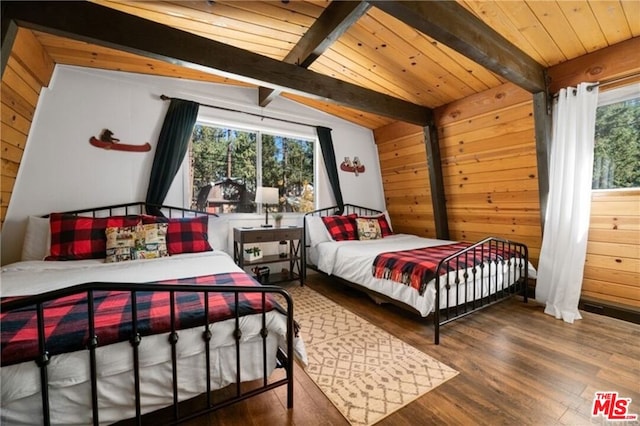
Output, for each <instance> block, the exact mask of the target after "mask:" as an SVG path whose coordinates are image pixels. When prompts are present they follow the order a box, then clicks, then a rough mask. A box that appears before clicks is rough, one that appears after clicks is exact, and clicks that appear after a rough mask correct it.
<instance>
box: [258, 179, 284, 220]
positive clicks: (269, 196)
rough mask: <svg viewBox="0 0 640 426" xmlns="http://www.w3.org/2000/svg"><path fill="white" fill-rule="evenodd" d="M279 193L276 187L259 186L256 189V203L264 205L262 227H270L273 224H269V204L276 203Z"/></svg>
mask: <svg viewBox="0 0 640 426" xmlns="http://www.w3.org/2000/svg"><path fill="white" fill-rule="evenodd" d="M279 198H280V195H279V193H278V188H270V187H265V186H260V187H258V188H257V190H256V203H257V204H262V205H263V206H264V225H261V226H262V227H263V228H271V227H272V226H273V225H269V204H278V201H279Z"/></svg>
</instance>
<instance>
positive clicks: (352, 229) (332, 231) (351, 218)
mask: <svg viewBox="0 0 640 426" xmlns="http://www.w3.org/2000/svg"><path fill="white" fill-rule="evenodd" d="M356 217H357V215H355V214H350V215H346V216H323V217H322V222H323V223H324V226H326V227H327V231H329V235H331V238H333V239H334V240H335V241H344V240H357V239H358V232H357V230H356Z"/></svg>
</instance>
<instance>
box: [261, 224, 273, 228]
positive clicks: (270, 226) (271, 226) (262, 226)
mask: <svg viewBox="0 0 640 426" xmlns="http://www.w3.org/2000/svg"><path fill="white" fill-rule="evenodd" d="M260 227H261V228H273V225H266V224H263V225H260Z"/></svg>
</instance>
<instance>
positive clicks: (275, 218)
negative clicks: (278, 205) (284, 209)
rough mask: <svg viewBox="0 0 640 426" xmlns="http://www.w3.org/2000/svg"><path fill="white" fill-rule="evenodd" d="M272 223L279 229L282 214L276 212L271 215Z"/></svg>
mask: <svg viewBox="0 0 640 426" xmlns="http://www.w3.org/2000/svg"><path fill="white" fill-rule="evenodd" d="M272 216H273V221H274V222H275V223H276V228H280V224H281V223H282V213H280V212H277V213H273V215H272Z"/></svg>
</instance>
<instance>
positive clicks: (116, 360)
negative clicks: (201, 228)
mask: <svg viewBox="0 0 640 426" xmlns="http://www.w3.org/2000/svg"><path fill="white" fill-rule="evenodd" d="M224 272H242V269H240V268H239V267H238V266H237V265H236V264H235V263H234V262H233V260H232V259H231V257H230V256H229V255H227V254H226V253H223V252H220V251H213V252H206V253H198V254H188V255H179V256H171V257H168V258H162V259H151V260H141V261H130V262H121V263H108V264H107V263H103V262H102V261H101V260H86V261H85V260H83V261H73V262H44V261H27V262H19V263H15V264H11V265H7V266H5V267H3V268H2V274H1V276H0V278H1V285H0V294H1V295H2V296H3V297H6V296H21V295H30V294H36V293H40V292H43V291H46V290H53V289H56V288H62V287H66V286H70V285H74V284H80V283H84V282H91V281H107V282H148V281H159V280H163V279H171V278H188V277H193V276H198V275H210V274H217V273H224ZM266 318H267V327H268V329H269V330H270V333H269V335H268V337H267V346H268V349H267V354H268V356H267V372H268V373H271V372H272V370H273V369H274V367H275V364H276V361H275V355H276V349H277V347H278V346H279V347H282V348H286V340H285V336H286V330H287V323H286V317H285V316H284V315H282V314H280V313H279V312H277V311H271V312H268V313H267V315H266ZM234 328H235V326H234V320H228V321H223V322H217V323H214V324H212V325H211V331H212V333H213V338H212V340H211V350H210V352H211V363H212V365H211V375H212V378H213V380H212V384H211V385H212V389H218V388H222V387H224V386H226V385H228V384H230V383H234V382H235V381H236V377H235V370H236V368H235V359H236V349H235V339H234V338H233V330H234ZM240 328H241V330H242V339H241V349H240V358H241V361H242V362H241V372H240V374H241V380H242V381H247V380H255V379H258V378H262V377H263V368H264V366H263V362H262V338H261V336H260V330H261V328H262V315H261V314H258V315H250V316H245V317H242V318H241V319H240ZM202 331H203V328H202V327H198V328H194V329H189V330H180V331H179V340H178V343H177V345H176V348H177V351H178V357H179V361H178V377H179V389H180V390H179V399H180V400H184V399H187V398H192V397H194V396H197V395H199V394H201V393H202V392H204V391H205V390H206V383H205V382H206V376H205V373H204V372H205V356H204V344H203V341H202V337H201V336H202ZM295 350H296V353H297V354H298V355H299V357H300V358H301V360H302V362H303V363H306V354H305V351H304V344H303V342H302V341H301V340H299V339H296V348H295ZM139 351H140V365H141V366H142V367H141V395H142V404H141V405H142V411H143V413H147V412H151V411H155V410H158V409H160V408H162V407H165V406H167V405H170V404H171V403H172V401H173V399H172V390H171V383H172V370H171V346H170V345H169V344H168V343H167V333H165V334H162V335H156V336H148V337H144V338H143V339H142V342H141V345H140V348H139ZM96 352H97V365H98V371H99V379H98V391H99V395H98V399H99V406H100V407H101V409H100V413H99V415H100V422H101V424H109V423H113V422H115V421H118V420H122V419H126V418H131V417H134V416H135V407H134V398H133V374H132V373H131V369H132V366H133V355H132V350H131V346H130V344H129V343H128V342H122V343H117V344H113V345H109V346H105V347H99V348H98V349H97V351H96ZM48 374H49V395H50V406H51V418H52V424H61V425H74V424H89V423H91V410H90V408H89V407H90V397H91V387H90V382H89V380H90V379H89V351H86V350H85V351H78V352H73V353H69V354H63V355H57V356H53V357H51V362H50V364H49V366H48ZM0 380H1V382H0V387H1V405H2V410H1V414H0V423H1V424H3V425H4V424H6V425H14V424H38V423H41V422H42V420H41V418H42V408H41V406H42V403H41V397H40V376H39V369H38V368H37V366H36V364H35V363H34V362H25V363H21V364H16V365H10V366H5V367H2V368H1V369H0Z"/></svg>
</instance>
